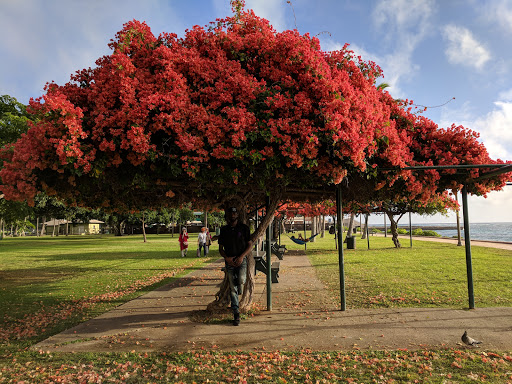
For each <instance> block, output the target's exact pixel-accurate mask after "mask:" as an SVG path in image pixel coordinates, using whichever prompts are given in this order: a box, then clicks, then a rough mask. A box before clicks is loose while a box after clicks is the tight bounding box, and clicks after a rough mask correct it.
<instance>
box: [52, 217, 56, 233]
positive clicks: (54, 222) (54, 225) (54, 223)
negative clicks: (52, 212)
mask: <svg viewBox="0 0 512 384" xmlns="http://www.w3.org/2000/svg"><path fill="white" fill-rule="evenodd" d="M56 226H57V220H55V219H53V232H52V237H55V227H56Z"/></svg>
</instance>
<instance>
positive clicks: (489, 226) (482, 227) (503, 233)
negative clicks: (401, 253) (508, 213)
mask: <svg viewBox="0 0 512 384" xmlns="http://www.w3.org/2000/svg"><path fill="white" fill-rule="evenodd" d="M413 226H418V227H421V228H422V229H423V230H425V229H429V227H437V228H436V229H435V231H436V232H437V233H439V234H440V235H441V236H445V237H453V236H455V237H456V236H457V229H456V228H457V225H456V224H413ZM461 226H463V223H462V222H461ZM439 227H447V228H453V229H439ZM469 235H470V236H471V240H488V241H505V242H509V243H512V223H471V224H470V226H469ZM461 236H462V239H464V230H461Z"/></svg>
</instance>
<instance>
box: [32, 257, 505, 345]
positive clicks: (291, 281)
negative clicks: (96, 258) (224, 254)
mask: <svg viewBox="0 0 512 384" xmlns="http://www.w3.org/2000/svg"><path fill="white" fill-rule="evenodd" d="M222 265H223V264H222V262H221V261H220V260H219V261H217V262H215V263H212V264H210V265H208V266H206V267H205V268H204V269H201V270H197V271H194V272H192V273H190V274H189V275H187V276H186V277H184V278H182V279H181V280H180V281H179V283H177V284H174V285H168V286H164V287H162V288H160V289H157V290H155V291H153V292H150V293H148V294H146V295H144V296H142V297H140V298H138V299H135V300H132V301H130V302H128V303H126V304H124V305H121V306H119V307H117V308H115V309H114V310H112V311H110V312H108V313H105V314H103V315H101V316H99V317H97V318H95V319H92V320H90V321H87V322H85V323H82V324H80V325H78V326H76V327H74V328H72V329H69V330H67V331H65V332H62V333H60V334H58V335H55V336H53V337H51V338H49V339H47V340H45V341H43V342H41V343H39V344H37V345H36V346H35V347H34V348H35V349H43V350H56V351H63V352H73V351H137V352H141V351H173V352H175V351H189V350H195V349H200V348H206V349H215V350H238V349H240V350H281V351H284V350H297V349H302V348H310V349H313V350H351V349H369V348H371V349H398V348H407V349H419V348H423V347H429V348H443V347H450V348H466V347H465V346H463V345H461V341H460V337H461V335H462V333H463V332H464V330H468V333H469V335H470V336H472V337H474V338H476V339H480V340H482V341H483V342H484V344H483V345H482V347H481V349H485V350H496V351H507V352H511V351H512V308H478V309H475V310H471V311H470V310H458V309H446V308H440V309H432V308H400V309H397V308H394V309H371V310H369V309H349V310H347V311H344V312H342V311H340V310H339V305H338V304H336V303H333V302H332V301H331V299H330V298H329V297H328V296H327V294H326V289H325V287H324V286H323V284H322V283H321V282H320V281H319V280H318V279H317V277H316V275H315V271H314V268H313V267H312V266H311V264H310V262H309V259H308V258H307V257H306V256H305V255H304V254H303V253H302V254H300V251H299V252H289V253H287V254H286V255H285V259H284V260H283V261H282V262H281V270H280V273H279V274H280V279H279V283H278V284H273V285H272V297H273V299H272V307H273V310H272V311H271V312H268V311H266V310H263V311H261V313H260V314H259V315H256V316H254V317H249V318H247V319H244V320H242V323H241V325H240V326H239V327H234V326H232V325H231V323H226V322H224V323H219V324H204V323H198V322H194V321H192V320H191V315H192V314H193V313H194V311H199V310H204V309H205V308H206V305H207V304H208V303H209V302H211V301H212V300H213V298H214V294H215V293H216V291H217V286H218V284H219V283H220V281H221V279H222V277H223V272H221V270H220V269H221V267H222ZM265 283H266V279H265V276H264V275H262V274H261V273H258V275H257V276H256V290H255V298H256V301H257V302H258V303H259V304H260V306H261V307H262V308H266V296H267V295H266V292H265V289H266V288H265Z"/></svg>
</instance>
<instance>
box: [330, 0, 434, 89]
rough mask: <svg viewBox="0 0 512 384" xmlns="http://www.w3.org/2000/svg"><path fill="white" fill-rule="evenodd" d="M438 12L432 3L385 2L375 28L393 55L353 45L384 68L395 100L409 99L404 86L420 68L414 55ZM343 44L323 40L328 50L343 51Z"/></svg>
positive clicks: (378, 10)
mask: <svg viewBox="0 0 512 384" xmlns="http://www.w3.org/2000/svg"><path fill="white" fill-rule="evenodd" d="M434 12H435V3H434V1H432V0H426V1H425V0H413V1H411V0H381V1H379V2H378V3H377V5H376V6H375V8H374V10H373V12H372V18H373V21H374V24H375V27H376V28H377V29H378V30H380V32H381V33H383V34H385V37H386V38H387V40H388V42H389V43H390V44H393V46H392V47H391V48H390V49H388V52H389V53H386V54H376V53H372V52H369V51H367V50H366V49H364V48H363V47H360V46H358V45H356V44H351V45H350V49H351V50H353V51H354V53H355V54H356V55H359V56H361V57H362V59H363V60H365V61H369V60H370V61H374V62H375V63H376V64H377V65H379V66H380V67H381V68H382V71H383V73H384V79H382V82H385V83H387V84H389V87H388V88H386V90H387V91H388V92H389V93H391V94H392V95H393V96H394V97H399V98H402V97H406V93H405V92H404V91H403V90H402V88H401V83H402V82H404V81H407V80H409V79H411V78H412V77H413V76H414V75H415V73H417V72H418V71H419V69H420V66H419V65H417V64H415V63H414V62H413V59H412V56H413V54H414V51H415V49H416V47H417V46H418V44H419V43H420V42H421V41H423V39H425V37H426V36H427V35H428V34H429V33H430V32H429V31H430V30H431V29H432V28H431V22H430V20H431V17H432V15H433V14H434ZM342 46H343V44H339V43H337V42H334V41H331V40H329V39H327V40H324V39H322V48H323V49H324V50H326V51H331V50H336V49H341V48H342Z"/></svg>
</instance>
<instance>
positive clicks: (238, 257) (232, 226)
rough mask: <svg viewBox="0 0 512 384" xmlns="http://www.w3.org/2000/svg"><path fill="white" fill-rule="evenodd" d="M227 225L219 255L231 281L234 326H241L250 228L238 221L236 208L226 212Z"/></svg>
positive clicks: (220, 240)
mask: <svg viewBox="0 0 512 384" xmlns="http://www.w3.org/2000/svg"><path fill="white" fill-rule="evenodd" d="M226 221H227V225H225V226H223V227H221V229H220V234H219V253H220V255H221V256H222V257H223V258H224V261H225V263H226V273H227V275H228V280H229V288H230V299H231V310H232V311H233V325H240V311H239V299H238V296H239V295H241V294H243V289H244V285H245V282H246V279H247V255H249V254H250V253H251V251H252V241H251V238H250V230H249V227H248V226H247V225H245V224H243V223H241V222H239V220H238V211H237V208H236V207H229V208H228V209H227V210H226Z"/></svg>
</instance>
